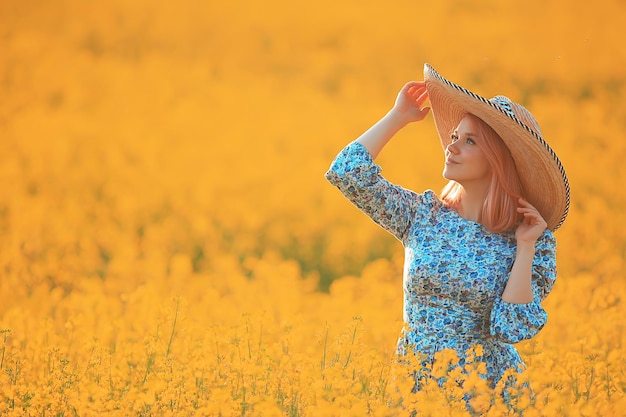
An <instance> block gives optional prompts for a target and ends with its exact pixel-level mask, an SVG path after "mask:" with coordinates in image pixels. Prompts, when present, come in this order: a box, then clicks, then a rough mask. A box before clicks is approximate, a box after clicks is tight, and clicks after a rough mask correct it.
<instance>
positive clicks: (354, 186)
mask: <svg viewBox="0 0 626 417" xmlns="http://www.w3.org/2000/svg"><path fill="white" fill-rule="evenodd" d="M325 177H326V179H327V180H328V181H329V182H330V183H331V184H333V185H335V186H336V187H338V188H339V190H340V191H341V192H342V193H343V195H344V196H345V197H346V198H347V199H348V200H350V201H351V202H352V203H353V204H354V205H355V206H357V207H358V208H359V209H360V210H361V211H362V212H364V213H365V214H366V215H367V216H369V217H370V218H371V219H372V220H374V221H375V222H376V223H377V224H379V225H380V226H381V227H382V228H383V229H385V230H387V231H388V232H389V233H391V234H392V235H394V236H395V237H396V238H397V239H399V240H400V241H403V240H404V237H405V236H406V233H407V231H408V229H409V227H410V225H411V221H412V219H413V218H414V215H415V213H416V211H417V209H418V206H419V203H420V195H418V194H417V193H415V192H413V191H410V190H407V189H405V188H402V187H400V186H397V185H394V184H391V183H390V182H389V181H387V180H386V179H385V178H384V177H382V175H381V168H380V166H379V165H376V164H375V163H374V162H373V160H372V157H371V155H370V154H369V152H368V151H367V149H366V148H365V147H364V146H363V145H361V144H360V143H358V142H352V143H350V144H349V145H348V146H346V147H345V148H344V149H343V150H342V151H341V152H340V153H339V154H338V155H337V157H336V158H335V160H334V161H333V162H332V164H331V166H330V169H329V170H328V171H327V172H326V175H325Z"/></svg>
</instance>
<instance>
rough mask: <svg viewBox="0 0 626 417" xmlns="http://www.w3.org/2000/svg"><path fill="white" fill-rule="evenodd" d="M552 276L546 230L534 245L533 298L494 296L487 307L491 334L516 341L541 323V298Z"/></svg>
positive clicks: (550, 238) (552, 252)
mask: <svg viewBox="0 0 626 417" xmlns="http://www.w3.org/2000/svg"><path fill="white" fill-rule="evenodd" d="M555 280H556V240H555V238H554V235H553V234H552V232H550V231H548V230H546V231H545V232H544V234H543V235H542V236H541V237H540V238H539V240H538V241H537V243H536V245H535V256H534V258H533V266H532V290H533V294H534V298H533V300H532V301H531V302H529V303H527V304H515V303H507V302H505V301H502V298H498V299H496V301H495V303H494V306H493V309H492V310H491V324H490V331H491V335H492V336H493V337H495V338H496V339H498V340H500V341H503V342H506V343H517V342H520V341H522V340H525V339H530V338H531V337H533V336H535V335H536V334H537V333H538V332H539V331H540V330H541V329H542V328H543V326H545V324H546V321H547V319H548V314H547V313H546V311H545V310H544V309H543V307H542V306H541V302H542V301H543V300H544V299H545V298H546V297H547V295H548V294H549V293H550V291H551V290H552V287H553V286H554V282H555Z"/></svg>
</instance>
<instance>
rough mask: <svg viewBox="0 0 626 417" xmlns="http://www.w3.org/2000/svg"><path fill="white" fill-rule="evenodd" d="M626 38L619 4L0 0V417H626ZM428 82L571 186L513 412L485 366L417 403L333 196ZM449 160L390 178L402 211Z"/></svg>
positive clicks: (395, 246) (366, 249)
mask: <svg viewBox="0 0 626 417" xmlns="http://www.w3.org/2000/svg"><path fill="white" fill-rule="evenodd" d="M624 21H626V5H625V4H624V2H623V1H619V0H607V1H605V2H601V3H598V2H596V3H593V4H589V2H582V1H573V2H567V3H565V2H543V1H540V0H529V1H526V2H514V1H510V2H509V1H507V2H505V1H496V0H491V1H486V2H471V1H467V0H444V1H438V2H436V1H434V2H429V3H425V4H420V3H419V2H415V1H409V0H392V1H391V2H387V3H385V2H373V1H371V0H363V1H356V0H345V1H327V0H320V1H317V2H306V3H305V2H297V1H289V0H269V1H265V2H260V1H252V0H233V1H222V2H218V1H216V0H180V1H177V2H171V3H167V2H155V1H149V0H126V1H123V0H105V1H101V2H86V1H78V0H50V1H43V0H28V1H10V0H0V62H1V65H0V97H1V100H0V181H1V184H2V193H1V194H0V233H1V238H0V274H1V275H0V415H7V416H98V415H111V416H192V415H193V416H223V417H226V416H246V417H248V416H293V417H295V416H298V417H301V416H368V415H370V416H396V415H399V416H401V415H408V414H409V412H410V410H411V409H413V408H418V409H419V410H420V414H419V415H420V416H422V415H424V416H429V415H433V416H469V415H488V416H499V415H506V414H507V413H508V414H509V415H524V416H553V415H554V416H623V415H626V411H625V410H626V393H625V391H626V359H625V358H626V350H625V348H624V343H626V332H625V330H626V329H625V325H624V317H625V316H626V304H625V303H626V281H625V277H624V273H623V270H624V268H625V267H626V265H625V262H624V259H625V257H626V227H624V224H625V223H626V214H624V210H623V207H625V205H626V193H625V192H624V188H623V182H624V181H625V180H626V164H624V161H623V159H624V158H625V157H626V140H624V139H623V136H624V134H623V133H624V131H625V130H626V105H625V104H624V100H623V97H624V94H626V90H625V88H626V73H625V72H624V67H625V65H626V49H625V48H623V47H622V45H621V39H622V38H623V35H624V29H623V22H624ZM424 62H429V63H431V64H432V65H433V66H434V67H435V68H436V69H437V70H438V71H439V72H440V73H441V74H442V75H444V76H445V77H447V78H449V79H451V80H453V81H456V82H458V83H460V84H462V85H464V86H467V87H468V88H470V89H471V90H473V91H476V92H478V93H481V94H483V95H485V96H489V97H490V96H493V95H496V94H506V95H508V96H510V97H511V98H512V99H514V100H517V101H520V102H522V103H523V104H525V105H526V106H528V107H529V108H530V109H531V111H533V113H534V114H535V115H536V117H537V119H538V120H539V122H540V124H541V126H542V130H543V134H544V136H545V137H546V138H547V140H548V141H549V142H550V143H551V144H552V145H553V147H554V149H555V150H556V151H557V152H558V154H559V156H560V157H561V160H562V162H563V164H564V165H565V168H566V170H567V173H568V175H569V178H570V181H571V186H572V206H571V210H570V216H569V218H568V220H567V221H566V223H565V225H564V226H563V227H562V228H561V229H560V230H559V231H558V232H557V233H556V236H557V239H558V243H559V246H558V248H559V249H558V264H559V277H558V280H557V284H556V286H555V288H554V290H553V292H552V294H551V295H550V296H549V297H548V299H547V300H546V303H545V307H546V309H547V311H548V313H549V320H548V324H547V326H546V328H545V329H544V330H543V331H542V332H541V333H540V334H539V335H538V336H537V337H536V338H535V339H534V340H532V341H526V342H522V343H521V344H519V345H518V347H519V350H520V352H521V353H522V356H523V358H524V359H525V361H526V363H527V364H528V365H529V366H528V371H527V372H526V373H525V374H524V376H523V377H522V378H521V380H522V381H521V382H523V381H529V382H530V383H531V386H532V389H533V391H534V394H535V395H534V397H530V396H529V395H528V392H527V389H526V388H524V386H520V387H518V388H519V390H518V391H516V392H511V393H509V394H511V395H513V396H515V397H516V398H517V400H516V409H514V410H508V409H506V407H505V406H504V405H503V404H501V401H500V400H499V398H500V397H499V396H498V394H497V393H496V394H495V395H494V394H493V393H489V392H488V391H486V390H485V389H484V387H483V386H482V385H481V384H482V381H481V380H480V378H478V377H477V376H476V375H477V374H476V372H478V370H479V368H480V364H479V363H475V364H472V366H474V367H475V369H474V372H473V373H472V372H470V373H469V375H468V376H467V377H465V380H464V382H463V385H462V387H459V386H456V385H455V386H452V385H450V386H445V387H444V388H443V389H439V388H438V387H428V388H427V389H426V390H424V391H422V392H420V393H419V394H410V390H411V387H412V385H411V381H410V380H409V378H408V371H407V368H406V365H403V364H401V363H398V362H397V361H396V358H395V357H394V353H393V352H394V349H395V344H396V339H397V336H398V333H399V331H400V329H401V326H402V323H401V312H402V304H401V303H402V288H401V275H402V248H401V247H400V244H399V243H398V242H397V241H395V240H394V239H393V238H392V237H391V236H389V235H387V234H386V233H385V232H384V231H383V230H382V229H380V228H378V226H376V225H375V224H373V223H372V222H371V221H370V220H368V219H367V218H365V216H364V215H362V214H360V213H359V212H358V211H357V210H356V209H355V208H354V207H352V206H351V205H350V204H349V203H348V202H346V201H345V200H344V199H343V197H341V195H340V194H339V192H338V191H337V190H335V189H333V187H331V186H330V185H329V184H328V183H327V182H326V180H325V179H324V177H323V174H324V172H325V171H326V169H327V168H328V166H329V165H330V162H331V160H332V159H333V157H334V156H335V154H336V153H337V152H338V151H339V150H340V149H341V148H342V147H343V146H344V145H345V144H347V143H348V142H349V141H350V140H352V139H354V138H355V137H356V136H358V135H359V134H360V133H361V132H362V131H363V130H365V129H366V128H367V127H369V126H370V124H372V123H373V122H374V121H375V120H377V118H378V117H380V116H382V115H383V114H384V112H386V111H387V109H388V108H389V107H390V106H391V105H392V104H393V99H394V98H395V94H396V93H397V91H398V90H399V88H400V87H401V86H402V85H403V84H404V83H405V82H406V81H408V80H411V79H421V78H420V77H421V74H422V67H423V64H424ZM417 161H419V163H418V162H417ZM441 162H442V158H441V148H440V145H439V142H438V140H437V136H436V131H435V128H434V125H433V123H432V117H430V116H429V117H428V118H427V120H426V121H425V122H423V123H421V124H416V125H413V126H410V127H408V128H407V129H405V130H404V131H403V132H401V134H399V135H398V137H397V138H396V139H394V142H393V143H392V144H390V145H389V146H388V147H387V148H386V149H385V151H384V153H383V154H382V155H381V157H380V164H381V165H382V166H383V167H384V172H385V175H386V177H387V178H389V179H390V180H392V181H394V182H398V183H401V184H402V185H404V186H406V187H408V188H412V189H415V190H424V189H426V188H432V189H435V190H437V191H438V190H439V189H440V188H441V187H442V186H443V184H444V183H443V180H442V178H441V177H440V173H441ZM454 360H455V358H454V357H451V356H450V355H449V354H448V353H447V352H442V354H441V357H440V360H439V362H438V365H439V366H438V367H437V369H436V372H439V374H440V375H441V376H445V375H446V374H447V372H448V371H447V369H448V368H447V365H448V364H450V363H454ZM514 391H515V390H514ZM464 393H468V394H472V395H473V399H472V400H471V401H472V402H471V407H472V408H473V410H474V413H473V414H472V413H470V411H468V409H467V408H466V407H465V403H464V401H463V400H462V399H463V394H464Z"/></svg>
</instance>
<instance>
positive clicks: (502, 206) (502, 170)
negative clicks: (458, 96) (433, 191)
mask: <svg viewBox="0 0 626 417" xmlns="http://www.w3.org/2000/svg"><path fill="white" fill-rule="evenodd" d="M469 115H470V116H472V117H474V118H475V119H476V120H477V121H478V130H479V131H478V133H479V134H480V135H481V136H482V137H483V138H484V140H482V141H480V142H479V143H478V145H479V146H480V148H481V149H482V150H483V152H484V153H485V156H486V158H487V160H488V161H489V164H490V165H491V184H490V186H489V190H488V191H487V196H486V197H485V202H484V204H483V209H482V213H481V218H480V222H481V224H483V225H484V226H485V227H486V228H487V229H488V230H489V231H491V232H493V233H500V232H505V231H508V230H512V229H513V228H514V227H515V225H516V224H517V222H518V220H519V218H520V216H519V214H518V213H517V207H518V205H519V204H518V201H517V200H518V199H519V198H520V197H522V196H523V190H522V185H521V182H520V180H519V175H518V173H517V169H516V168H515V161H513V157H512V156H511V152H510V151H509V148H507V146H506V145H505V144H504V142H503V141H502V139H501V138H500V136H498V134H497V133H496V132H495V131H494V130H493V129H492V128H491V126H489V125H488V124H487V123H485V122H484V121H483V120H481V119H480V118H478V117H476V116H474V115H473V114H469ZM462 190H463V187H462V186H461V184H459V183H457V182H456V181H450V182H448V184H446V186H445V187H444V188H443V190H442V192H441V199H442V200H443V202H444V204H445V205H446V206H448V207H452V208H458V207H459V205H460V203H461V192H462Z"/></svg>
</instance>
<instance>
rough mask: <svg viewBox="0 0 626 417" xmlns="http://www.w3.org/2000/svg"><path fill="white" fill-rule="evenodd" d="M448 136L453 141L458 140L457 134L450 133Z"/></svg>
mask: <svg viewBox="0 0 626 417" xmlns="http://www.w3.org/2000/svg"><path fill="white" fill-rule="evenodd" d="M450 138H451V139H452V142H453V143H454V142H456V141H457V140H459V137H458V136H457V135H451V136H450Z"/></svg>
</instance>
